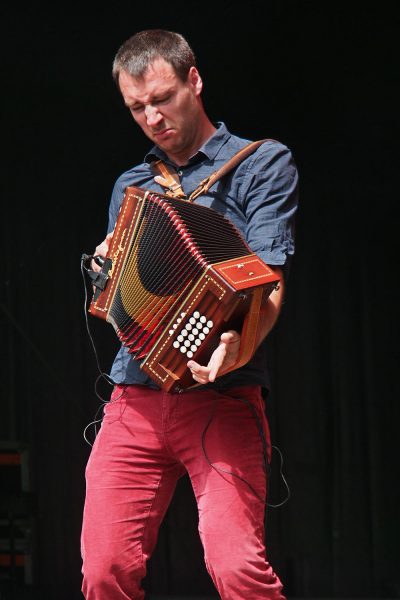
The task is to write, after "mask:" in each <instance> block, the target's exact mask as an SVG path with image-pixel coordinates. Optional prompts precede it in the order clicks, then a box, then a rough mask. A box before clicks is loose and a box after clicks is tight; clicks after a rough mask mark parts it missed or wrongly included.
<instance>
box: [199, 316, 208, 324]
mask: <svg viewBox="0 0 400 600" xmlns="http://www.w3.org/2000/svg"><path fill="white" fill-rule="evenodd" d="M206 321H207V319H206V318H205V316H204V315H203V316H202V317H200V323H205V322H206Z"/></svg>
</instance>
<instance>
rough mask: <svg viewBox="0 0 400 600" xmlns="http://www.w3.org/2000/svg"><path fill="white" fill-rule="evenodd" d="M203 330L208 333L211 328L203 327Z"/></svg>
mask: <svg viewBox="0 0 400 600" xmlns="http://www.w3.org/2000/svg"><path fill="white" fill-rule="evenodd" d="M203 331H204V333H205V334H206V335H207V333H210V330H209V329H208V327H203Z"/></svg>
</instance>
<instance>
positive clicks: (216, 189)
mask: <svg viewBox="0 0 400 600" xmlns="http://www.w3.org/2000/svg"><path fill="white" fill-rule="evenodd" d="M216 127H217V130H216V131H215V133H214V135H213V136H212V137H211V138H210V139H209V140H208V141H207V142H206V143H205V144H204V145H203V146H202V147H201V148H200V149H199V151H198V152H197V153H196V154H195V155H194V156H193V157H192V158H191V159H190V160H189V162H188V164H186V165H184V166H179V165H173V163H171V161H169V160H168V158H167V156H166V155H165V154H164V152H163V151H162V150H160V148H158V147H157V146H154V147H153V148H152V149H151V150H150V152H149V153H148V154H147V155H146V156H145V159H144V161H143V163H141V164H139V165H137V166H135V167H133V168H132V169H130V170H129V171H126V172H125V173H123V174H122V175H121V176H120V177H119V178H118V179H117V181H116V182H115V185H114V189H113V192H112V197H111V202H110V208H109V224H108V231H109V232H110V231H112V230H113V229H114V225H115V221H116V219H117V216H118V212H119V208H120V206H121V202H122V200H123V196H124V191H125V188H126V187H127V186H131V185H134V186H136V187H140V188H144V189H146V190H147V189H149V190H153V191H155V192H158V193H164V191H165V190H164V189H163V188H162V187H160V186H159V185H158V184H157V183H155V181H154V174H153V172H152V170H151V166H150V164H151V162H152V161H154V160H156V159H158V158H160V159H162V160H163V161H164V162H166V163H168V164H171V165H173V166H174V167H175V168H176V169H177V171H178V174H179V177H180V180H181V184H182V187H183V189H184V191H185V193H186V195H188V196H189V195H190V193H191V192H192V191H193V190H194V189H195V188H196V187H197V186H198V185H199V183H200V182H201V181H202V180H203V179H204V178H206V177H208V176H209V175H210V174H211V173H213V172H214V171H216V170H217V169H219V168H220V167H221V166H222V165H223V164H224V163H226V162H227V161H228V160H229V158H231V156H232V155H233V154H235V152H237V151H238V150H240V149H241V148H243V147H244V146H246V145H247V144H248V143H249V141H250V140H246V139H242V138H239V137H237V136H235V135H232V134H231V133H229V131H228V130H227V128H226V126H225V124H224V123H221V122H220V123H216ZM195 202H196V203H198V204H204V205H205V206H208V207H211V208H213V209H214V210H217V211H219V212H220V213H223V214H224V215H225V216H226V217H227V218H228V219H230V220H231V221H232V222H233V223H234V224H235V225H236V227H237V228H238V229H239V231H240V232H241V233H242V235H243V236H244V238H245V239H246V241H247V243H248V244H249V246H250V248H251V249H252V250H253V252H255V253H256V254H258V256H260V258H262V260H264V262H266V263H267V264H268V265H270V266H272V267H273V266H281V267H282V268H283V269H284V272H286V273H287V267H288V262H289V260H290V257H291V256H292V255H293V253H294V217H295V212H296V209H297V202H298V174H297V169H296V165H295V163H294V160H293V157H292V154H291V152H290V150H289V149H288V148H287V147H286V146H284V145H282V144H281V143H279V142H276V141H268V142H265V143H264V144H262V145H261V146H260V147H259V148H258V149H257V150H256V151H255V153H254V154H252V155H251V156H250V157H248V158H246V159H245V160H244V161H243V162H242V163H240V165H239V166H238V167H236V169H235V170H234V171H233V172H231V173H230V174H229V175H227V176H225V177H224V178H223V179H222V180H220V181H218V182H217V183H216V184H215V185H214V186H213V187H212V188H211V189H210V190H209V191H208V193H207V194H205V195H202V196H199V197H198V198H197V200H196V201H195ZM110 376H111V378H112V379H113V381H114V382H115V383H119V384H133V383H136V384H142V385H148V386H150V387H153V388H156V389H157V387H158V386H157V385H156V384H155V383H154V382H153V381H152V380H151V379H150V378H149V377H148V376H147V375H146V373H144V372H143V371H142V370H141V369H140V362H139V361H136V360H134V359H133V358H132V357H131V355H130V354H129V353H128V350H127V349H126V348H125V347H123V346H121V348H120V350H119V352H118V354H117V356H116V358H115V360H114V363H113V365H112V369H111V373H110ZM253 384H254V385H261V386H263V387H268V371H267V361H266V348H265V342H264V343H263V344H261V345H260V347H259V348H258V350H257V352H256V354H255V356H254V357H253V359H252V360H251V361H249V362H248V363H247V364H246V365H244V366H243V367H241V368H240V369H237V370H236V371H232V372H231V373H228V374H227V375H224V376H222V377H220V378H217V380H216V382H215V383H214V384H209V386H210V387H214V388H215V387H217V388H218V389H224V388H228V387H233V386H235V387H236V386H238V385H253ZM203 387H204V386H203ZM199 389H200V388H199Z"/></svg>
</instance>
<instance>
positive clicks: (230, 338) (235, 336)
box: [187, 329, 240, 384]
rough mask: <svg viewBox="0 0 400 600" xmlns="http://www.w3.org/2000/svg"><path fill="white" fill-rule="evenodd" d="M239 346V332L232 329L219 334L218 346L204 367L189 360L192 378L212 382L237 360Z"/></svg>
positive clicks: (199, 381)
mask: <svg viewBox="0 0 400 600" xmlns="http://www.w3.org/2000/svg"><path fill="white" fill-rule="evenodd" d="M239 348H240V334H239V333H238V332H237V331H234V330H233V329H232V330H230V331H226V332H225V333H223V334H222V335H221V339H220V342H219V346H218V347H217V348H216V349H215V350H214V352H213V353H212V355H211V358H210V360H209V363H208V365H207V366H206V367H202V366H201V365H199V364H198V363H197V362H195V361H194V360H189V361H188V363H187V366H188V368H189V369H190V370H191V372H192V375H193V379H194V380H195V381H197V382H198V383H202V384H205V383H212V382H213V381H215V378H216V377H217V375H218V373H219V372H224V371H226V370H227V369H229V368H230V367H232V366H233V365H234V364H235V362H236V361H237V358H238V355H239Z"/></svg>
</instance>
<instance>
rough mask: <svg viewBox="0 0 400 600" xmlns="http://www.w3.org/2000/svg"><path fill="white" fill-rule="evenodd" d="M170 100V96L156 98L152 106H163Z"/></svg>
mask: <svg viewBox="0 0 400 600" xmlns="http://www.w3.org/2000/svg"><path fill="white" fill-rule="evenodd" d="M170 98H171V96H164V98H158V99H157V100H154V102H153V104H165V103H166V102H168V101H169V100H170Z"/></svg>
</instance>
